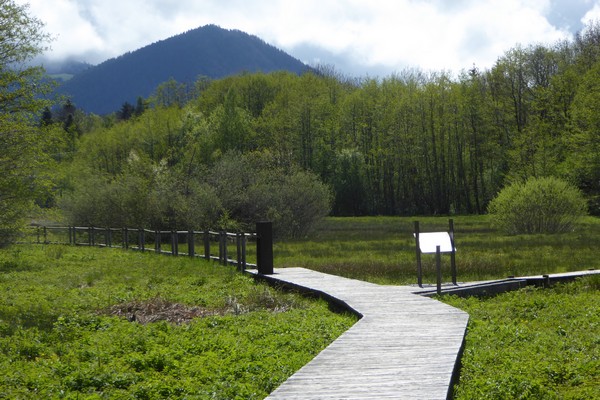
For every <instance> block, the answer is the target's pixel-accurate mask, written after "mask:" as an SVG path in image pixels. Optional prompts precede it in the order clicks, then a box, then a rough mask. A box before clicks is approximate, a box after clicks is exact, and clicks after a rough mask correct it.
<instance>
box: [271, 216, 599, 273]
mask: <svg viewBox="0 0 600 400" xmlns="http://www.w3.org/2000/svg"><path fill="white" fill-rule="evenodd" d="M453 219H454V228H455V239H456V247H457V253H456V263H457V270H458V280H459V281H480V280H488V279H499V278H506V277H507V276H511V275H513V276H526V275H541V274H546V273H558V272H568V271H578V270H586V269H589V268H596V269H597V268H600V257H598V255H599V252H598V249H597V243H599V242H600V220H599V219H598V218H594V217H587V218H584V219H583V220H582V222H581V223H580V224H579V225H577V227H576V228H575V230H574V231H572V232H569V233H561V234H552V235H545V234H533V235H506V234H503V233H501V232H500V231H498V230H496V229H494V228H493V227H492V224H491V221H490V220H489V217H488V216H457V217H453ZM415 220H418V221H419V223H420V228H421V231H422V232H438V231H447V230H448V218H446V217H415V218H401V217H361V218H327V219H325V220H324V221H323V222H322V223H321V225H320V226H319V228H318V230H317V231H316V232H315V234H314V235H312V236H310V237H307V238H305V239H303V240H295V241H282V242H278V243H276V244H275V246H274V254H275V266H276V267H305V268H310V269H314V270H318V271H322V272H326V273H331V274H335V275H340V276H345V277H350V278H356V279H362V280H367V281H371V282H375V283H381V284H410V283H415V282H416V255H415V241H414V237H413V226H414V225H413V222H414V221H415ZM422 262H423V270H424V281H425V282H435V275H434V271H435V258H434V256H432V255H423V257H422ZM442 269H443V274H444V279H445V280H446V281H449V280H450V259H449V256H447V255H443V256H442Z"/></svg>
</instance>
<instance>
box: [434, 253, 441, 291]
mask: <svg viewBox="0 0 600 400" xmlns="http://www.w3.org/2000/svg"><path fill="white" fill-rule="evenodd" d="M435 270H436V272H437V294H442V254H441V252H440V246H435Z"/></svg>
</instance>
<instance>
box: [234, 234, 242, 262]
mask: <svg viewBox="0 0 600 400" xmlns="http://www.w3.org/2000/svg"><path fill="white" fill-rule="evenodd" d="M235 244H236V247H237V268H238V271H243V270H244V269H243V266H242V234H241V233H236V234H235Z"/></svg>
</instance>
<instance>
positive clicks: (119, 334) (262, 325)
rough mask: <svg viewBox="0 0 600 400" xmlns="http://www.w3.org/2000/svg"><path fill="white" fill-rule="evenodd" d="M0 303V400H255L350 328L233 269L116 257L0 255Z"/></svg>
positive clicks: (38, 252) (61, 252) (67, 251)
mask: <svg viewBox="0 0 600 400" xmlns="http://www.w3.org/2000/svg"><path fill="white" fill-rule="evenodd" d="M0 292H1V293H2V294H3V295H2V297H1V298H0V369H2V371H3V374H2V376H0V398H72V399H75V398H77V399H84V398H86V399H99V398H119V399H155V398H172V399H177V398H194V399H196V398H197V399H204V398H206V399H209V398H210V399H235V398H240V399H259V398H263V397H265V396H266V395H267V394H268V393H270V392H271V391H272V390H273V389H275V388H276V387H277V386H278V385H279V384H280V383H281V382H283V381H284V380H285V379H287V377H289V376H290V375H291V374H292V373H293V372H295V371H296V370H297V369H298V368H300V367H301V366H303V365H304V364H306V363H307V362H308V361H309V360H311V359H312V358H313V357H314V355H316V354H317V353H318V352H319V351H320V350H321V349H323V348H324V347H325V346H326V345H328V344H329V343H330V342H331V341H332V340H334V339H335V338H336V337H337V336H338V335H339V334H341V333H342V332H344V331H345V330H346V329H348V328H349V327H350V326H351V325H352V324H353V323H354V322H355V320H356V318H355V317H354V316H351V315H345V314H336V313H332V312H331V311H330V310H329V308H328V306H327V305H326V304H325V303H324V302H323V301H315V300H308V299H306V298H304V297H302V296H300V295H298V294H294V293H283V292H279V291H277V290H275V289H272V288H270V287H268V286H266V285H264V284H259V283H256V282H254V280H252V279H251V278H250V277H248V276H245V275H242V274H239V273H237V272H235V269H234V268H232V267H224V266H221V265H218V264H216V263H209V262H205V261H204V260H191V259H188V258H186V257H180V258H174V257H169V256H158V255H155V254H142V253H140V252H133V251H129V252H127V251H124V250H117V249H97V248H83V247H69V246H58V245H48V246H15V247H12V248H9V249H4V250H2V251H0ZM193 316H198V317H197V318H191V317H193Z"/></svg>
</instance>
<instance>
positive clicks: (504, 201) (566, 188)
mask: <svg viewBox="0 0 600 400" xmlns="http://www.w3.org/2000/svg"><path fill="white" fill-rule="evenodd" d="M488 211H489V213H490V215H491V218H492V220H493V222H494V224H495V225H496V226H498V227H499V228H500V229H501V230H503V231H504V232H507V233H510V234H519V233H559V232H568V231H570V230H572V229H573V227H574V225H575V224H576V223H577V221H578V220H579V219H580V218H581V217H583V216H584V215H586V214H587V204H586V201H585V199H584V198H583V196H582V194H581V192H580V191H579V189H577V188H576V187H574V186H572V185H570V184H568V183H567V182H565V181H562V180H560V179H557V178H554V177H546V178H530V179H528V180H527V182H524V183H513V184H512V185H510V186H508V187H505V188H504V189H502V191H501V192H500V193H498V196H497V197H496V198H495V199H493V200H492V201H491V202H490V204H489V207H488Z"/></svg>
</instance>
